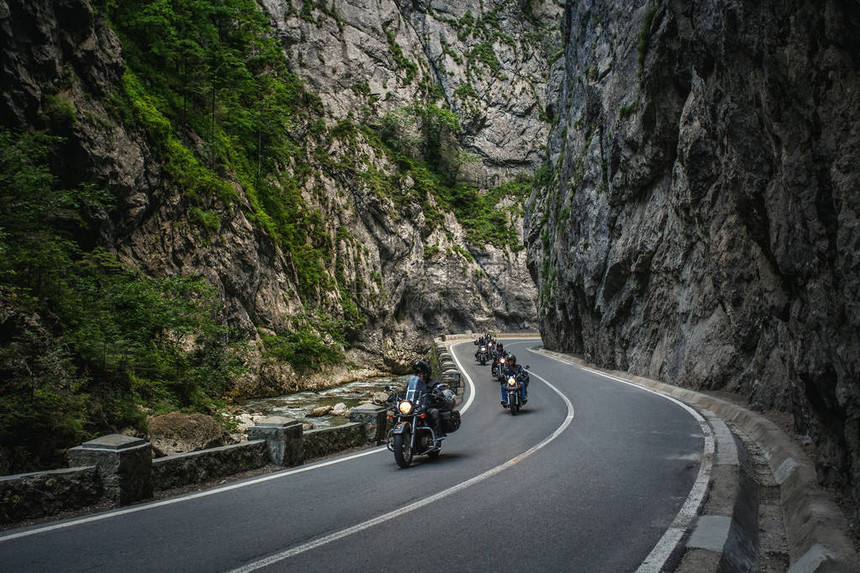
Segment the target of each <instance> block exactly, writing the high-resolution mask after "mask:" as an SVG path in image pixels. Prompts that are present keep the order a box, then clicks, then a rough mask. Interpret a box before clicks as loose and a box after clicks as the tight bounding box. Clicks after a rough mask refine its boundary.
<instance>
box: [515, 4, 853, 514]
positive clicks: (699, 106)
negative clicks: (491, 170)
mask: <svg viewBox="0 0 860 573" xmlns="http://www.w3.org/2000/svg"><path fill="white" fill-rule="evenodd" d="M563 26H564V28H563V35H564V37H565V42H566V49H565V58H564V61H565V74H564V80H563V83H562V89H561V90H560V92H559V93H560V97H559V100H558V102H557V110H558V115H559V123H558V125H557V127H556V128H555V129H554V130H553V132H552V135H551V138H550V149H549V164H550V166H551V167H552V169H551V172H550V175H548V176H547V177H546V178H545V180H544V181H543V182H542V184H541V185H540V187H539V188H536V189H535V191H534V192H533V194H532V197H531V200H530V204H529V210H528V215H527V217H528V220H527V222H526V226H527V233H528V236H527V243H528V250H529V263H528V264H529V268H530V270H531V273H532V276H534V277H535V279H536V281H537V283H538V289H539V291H540V303H539V314H540V323H541V332H542V334H543V338H544V341H545V343H546V344H547V346H548V347H551V348H556V349H562V350H568V351H573V352H575V353H579V354H581V355H583V356H584V357H585V358H586V359H587V360H590V361H593V362H595V363H597V364H600V365H602V366H607V367H612V368H618V369H624V370H629V371H631V372H635V373H638V374H642V375H647V376H650V377H653V378H657V379H661V380H664V381H668V382H671V383H675V384H679V385H684V386H689V387H692V388H697V389H704V390H716V389H723V390H728V391H732V392H737V393H740V394H742V395H744V396H747V397H749V399H750V401H751V404H752V405H753V407H755V408H761V409H770V408H776V409H782V410H786V411H789V412H792V413H793V414H794V419H795V424H796V427H797V429H798V430H799V431H801V432H804V433H809V434H810V435H811V436H812V437H813V438H814V440H815V442H816V443H817V445H818V452H817V456H818V460H817V461H818V467H819V473H820V478H821V479H822V480H823V481H825V482H830V483H832V484H836V485H845V482H846V476H848V477H847V480H848V481H850V482H852V483H853V484H854V487H855V492H856V494H860V489H857V487H858V485H860V384H858V372H860V336H858V334H859V333H860V313H858V308H860V294H858V293H860V288H858V287H860V284H858V283H860V225H858V214H859V213H860V195H858V193H857V190H858V188H860V186H858V184H860V167H858V163H857V157H858V151H860V133H858V129H857V126H858V125H860V123H858V122H860V76H858V54H860V40H858V38H860V36H858V34H857V31H858V29H860V10H858V8H857V5H856V3H851V2H839V1H828V2H823V3H818V2H808V1H807V2H804V1H799V2H789V3H780V2H770V1H769V2H751V1H736V2H696V3H684V2H675V1H670V2H660V3H657V4H654V3H647V2H636V3H630V2H622V1H620V0H618V1H614V2H613V1H610V2H596V1H588V0H586V1H577V2H568V3H567V6H566V8H565V16H564V24H563ZM858 499H860V496H858Z"/></svg>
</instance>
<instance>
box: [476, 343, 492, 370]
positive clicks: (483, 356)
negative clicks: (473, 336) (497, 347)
mask: <svg viewBox="0 0 860 573" xmlns="http://www.w3.org/2000/svg"><path fill="white" fill-rule="evenodd" d="M475 359H476V360H477V361H478V362H479V363H480V364H481V366H486V364H487V360H489V359H490V355H489V353H488V352H487V347H486V346H481V347H479V348H478V351H477V352H476V353H475Z"/></svg>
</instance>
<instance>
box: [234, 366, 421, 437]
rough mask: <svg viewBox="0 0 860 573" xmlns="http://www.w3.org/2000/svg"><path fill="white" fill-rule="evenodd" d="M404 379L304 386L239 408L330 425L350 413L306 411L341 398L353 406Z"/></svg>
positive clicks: (403, 382) (401, 383)
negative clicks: (318, 387) (313, 414)
mask: <svg viewBox="0 0 860 573" xmlns="http://www.w3.org/2000/svg"><path fill="white" fill-rule="evenodd" d="M407 379H408V376H380V377H378V378H371V379H369V380H356V381H354V382H348V383H346V384H342V385H340V386H334V387H332V388H326V389H325V390H321V391H319V392H315V391H313V390H307V391H304V392H294V393H292V394H285V395H283V396H277V397H275V398H255V399H252V400H246V401H244V402H243V403H242V409H243V410H244V411H245V412H247V413H249V414H262V415H264V416H284V417H286V418H294V419H296V420H299V421H301V422H302V423H304V424H310V425H312V426H313V427H314V428H330V427H333V426H340V425H341V424H346V423H348V422H349V417H348V416H330V415H326V416H319V417H310V416H308V414H310V412H312V411H313V410H314V409H315V408H319V407H321V406H334V405H336V404H338V403H341V402H342V403H344V404H345V405H346V406H347V408H353V407H355V406H357V405H359V404H361V403H363V402H369V401H370V400H371V399H372V397H373V394H374V393H375V392H385V388H386V386H396V387H398V388H402V387H403V386H405V385H406V381H407ZM306 427H307V426H306Z"/></svg>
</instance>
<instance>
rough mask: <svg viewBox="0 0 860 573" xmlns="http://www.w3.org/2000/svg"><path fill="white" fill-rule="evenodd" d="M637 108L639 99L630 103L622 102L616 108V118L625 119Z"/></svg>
mask: <svg viewBox="0 0 860 573" xmlns="http://www.w3.org/2000/svg"><path fill="white" fill-rule="evenodd" d="M638 110H639V100H636V101H634V102H632V103H628V104H624V105H622V106H621V108H620V109H619V110H618V119H627V118H628V117H629V116H631V115H633V114H634V113H636V112H637V111H638Z"/></svg>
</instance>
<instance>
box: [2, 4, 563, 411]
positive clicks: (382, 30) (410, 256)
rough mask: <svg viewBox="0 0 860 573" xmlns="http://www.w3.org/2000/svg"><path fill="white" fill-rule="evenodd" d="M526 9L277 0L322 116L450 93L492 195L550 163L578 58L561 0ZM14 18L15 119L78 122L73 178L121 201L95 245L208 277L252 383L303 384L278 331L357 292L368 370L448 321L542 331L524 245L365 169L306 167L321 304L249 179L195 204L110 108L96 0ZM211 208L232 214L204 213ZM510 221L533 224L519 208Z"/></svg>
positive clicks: (386, 110) (459, 326) (370, 112)
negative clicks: (248, 191) (388, 185)
mask: <svg viewBox="0 0 860 573" xmlns="http://www.w3.org/2000/svg"><path fill="white" fill-rule="evenodd" d="M311 4H313V5H314V7H313V8H309V7H310V5H311ZM528 4H529V6H531V7H530V8H528V12H527V13H524V12H523V11H522V10H523V9H522V8H520V7H519V3H511V2H503V1H499V2H478V1H477V0H475V1H471V0H470V1H468V2H403V1H398V2H394V1H390V0H383V1H381V2H377V1H374V2H369V1H366V0H344V1H339V0H338V1H335V2H332V3H307V2H299V1H297V0H296V1H292V2H290V1H285V0H265V1H263V2H261V5H262V6H263V7H264V9H265V10H266V12H267V13H268V14H269V15H270V16H271V20H272V24H273V28H274V29H275V30H276V33H277V34H278V35H279V38H280V39H281V41H282V42H283V46H284V50H285V53H286V54H287V55H288V57H289V62H290V66H291V67H292V69H293V71H294V72H296V73H297V74H299V75H300V76H301V77H302V78H303V81H304V82H305V85H306V87H307V90H308V92H310V93H313V94H314V95H315V96H316V95H318V96H319V98H320V101H321V102H322V104H323V105H322V108H323V109H322V112H320V113H321V117H315V118H313V119H314V120H317V119H321V120H322V121H324V122H325V124H326V125H328V126H334V125H336V124H337V122H338V121H340V120H344V119H350V120H351V121H354V122H355V123H356V124H359V125H367V126H370V127H376V126H378V125H379V124H380V123H381V122H384V121H385V120H386V117H391V116H392V114H394V115H396V114H398V113H401V112H402V110H403V109H404V108H407V107H409V106H415V105H425V104H427V105H429V103H428V102H430V101H432V102H434V103H433V105H436V106H440V107H444V108H446V109H450V110H452V111H454V112H455V113H457V114H458V115H459V117H460V121H461V122H462V125H463V126H464V129H463V130H462V132H461V133H460V140H455V139H450V140H446V141H445V142H444V145H446V146H448V149H449V150H451V149H454V150H459V151H456V152H452V153H450V155H452V156H458V157H466V155H468V157H469V159H468V160H463V161H462V162H460V163H459V164H458V165H456V166H455V168H456V169H457V170H458V171H457V176H458V178H459V180H461V181H465V182H468V183H471V184H472V185H477V186H479V187H481V188H484V189H486V188H490V187H493V186H496V185H498V184H501V183H503V182H506V181H509V180H511V179H513V178H515V177H516V176H517V175H518V174H527V175H528V174H531V173H533V172H534V171H535V170H536V169H537V168H538V166H539V165H540V164H541V163H542V162H543V158H544V153H545V149H544V145H545V142H546V138H547V134H548V132H549V126H550V121H549V117H547V115H546V114H547V109H546V95H545V93H546V92H545V86H546V85H547V82H550V83H551V82H552V78H553V77H555V79H556V82H558V81H560V76H559V75H558V70H559V69H560V64H561V61H560V60H557V66H556V68H555V69H556V74H555V76H551V75H550V73H549V69H550V68H549V63H548V62H549V55H550V50H553V51H555V52H558V46H557V45H554V44H553V41H556V43H557V41H558V38H559V36H558V31H559V27H558V25H557V17H558V14H559V8H558V6H557V4H556V3H554V2H532V3H528ZM0 29H2V33H0V54H2V61H3V65H2V66H0V83H2V85H3V90H2V94H0V122H2V125H4V126H8V127H12V128H15V129H26V128H32V127H36V128H49V129H50V130H51V131H52V132H54V133H58V134H62V135H63V136H65V137H66V143H65V144H64V145H65V148H64V149H63V154H62V155H63V157H62V158H61V161H62V163H63V165H59V166H57V167H58V168H57V171H58V172H59V173H60V177H59V181H58V185H63V186H65V187H68V188H71V187H74V186H75V185H78V184H80V183H87V184H93V185H96V186H98V187H99V188H103V189H106V190H108V191H110V192H111V193H112V195H113V196H114V197H115V198H116V208H115V210H114V211H113V212H112V213H110V214H108V213H95V214H92V217H93V218H95V219H96V222H97V223H98V225H97V231H96V236H93V237H90V238H88V239H87V240H88V242H89V243H91V244H97V245H99V246H101V247H105V248H107V249H108V250H110V251H111V252H113V253H116V254H117V255H118V256H119V257H120V259H121V260H122V261H123V262H125V263H128V264H129V265H131V266H134V267H136V268H140V269H142V270H143V271H144V272H146V273H147V274H150V275H153V276H159V277H163V276H171V275H177V274H181V275H202V276H203V277H205V279H206V280H207V281H208V282H209V283H211V284H212V285H214V286H215V288H216V292H217V294H218V297H219V298H220V300H221V302H222V305H223V314H224V316H223V321H224V324H226V325H228V326H230V327H231V328H232V329H233V330H234V331H235V332H236V333H237V335H238V337H240V338H241V339H242V340H245V341H247V342H248V356H247V357H246V365H247V366H248V367H249V374H248V375H247V376H245V377H244V378H243V379H242V380H241V383H240V384H238V385H237V388H236V389H235V391H234V392H233V393H234V394H235V395H236V396H242V395H249V394H250V395H261V394H262V395H276V394H279V393H283V392H286V391H289V390H295V389H297V388H299V387H301V385H302V384H303V379H302V377H301V376H300V375H299V374H298V373H296V372H295V371H294V370H293V369H292V368H291V367H290V366H289V365H283V364H280V365H275V364H271V363H269V362H267V361H265V360H264V359H263V357H262V354H261V351H260V348H261V347H262V344H261V340H262V336H261V332H277V331H282V330H284V329H286V328H287V327H288V325H289V324H290V320H291V319H292V318H293V317H295V316H297V315H301V314H303V313H308V312H314V311H316V310H319V311H321V312H324V313H326V314H328V315H330V316H333V317H335V318H338V317H341V316H343V315H344V313H345V310H344V308H345V306H346V304H347V302H346V301H345V298H344V293H345V292H347V293H349V295H350V296H351V297H352V301H351V302H352V303H354V305H355V307H357V311H358V312H360V313H361V315H362V317H363V322H362V325H361V326H360V328H359V329H358V330H357V331H353V332H350V344H349V349H348V351H347V358H348V360H349V361H350V363H352V364H355V365H358V366H359V367H361V368H363V369H364V371H368V372H370V371H378V370H391V369H399V368H402V367H404V366H405V365H407V364H408V363H409V362H410V361H411V360H412V359H414V356H415V355H416V354H423V353H424V352H426V350H427V349H428V348H429V344H430V340H431V339H432V337H433V336H434V335H437V334H440V333H443V332H446V331H465V330H470V329H471V330H503V329H520V328H533V327H534V326H535V324H536V322H535V317H536V306H535V302H534V301H535V298H536V291H535V287H534V284H533V282H532V280H531V278H530V276H529V274H528V272H527V269H526V265H525V262H526V252H525V250H524V249H523V248H522V246H521V245H519V246H514V247H507V248H499V247H495V246H493V245H490V244H471V243H469V241H467V239H466V231H465V230H464V228H463V226H462V224H461V222H459V221H458V220H457V219H456V217H455V216H454V215H453V214H452V213H449V212H446V213H443V217H444V225H441V224H440V223H439V222H438V220H436V221H429V220H428V217H427V213H425V207H424V206H422V205H421V203H420V202H418V201H415V200H412V201H406V202H398V203H395V201H393V200H391V199H390V198H388V197H384V196H381V195H380V194H379V193H378V192H376V191H374V189H372V188H371V187H370V186H369V185H368V184H366V183H365V182H364V181H363V180H362V179H361V178H360V177H358V176H357V174H356V173H354V172H337V171H336V170H332V169H331V168H326V166H324V165H321V164H314V165H308V166H303V167H304V168H305V171H308V172H311V173H313V175H312V176H311V177H310V178H309V179H307V180H306V181H305V187H304V188H303V189H302V196H303V198H304V200H305V202H306V203H307V204H308V205H309V207H310V209H312V210H314V211H316V212H318V213H319V215H320V220H321V221H322V222H323V223H322V224H323V225H324V227H325V228H324V232H325V234H326V235H327V236H328V237H330V239H329V240H330V242H329V245H328V247H330V250H331V253H332V256H331V260H327V261H326V262H325V265H326V268H325V269H324V274H325V276H324V277H323V279H322V280H321V284H334V283H337V285H338V288H335V289H331V290H328V291H325V292H324V289H323V288H320V289H319V290H318V292H316V293H314V294H313V296H312V297H310V298H308V297H304V298H303V297H302V296H300V295H299V288H298V281H299V278H298V274H297V270H296V265H295V262H294V260H293V258H292V256H291V253H289V252H283V251H282V250H281V247H280V246H279V245H278V244H276V242H275V241H274V240H273V239H272V237H271V236H269V235H268V234H267V233H266V232H265V231H264V230H263V229H262V228H261V226H260V225H259V223H258V222H256V221H255V220H254V217H253V213H254V209H253V207H252V206H251V201H250V200H249V198H248V197H247V196H246V195H245V193H244V190H243V189H241V188H240V187H239V186H238V185H234V187H235V191H236V195H237V199H236V200H234V201H232V202H231V203H230V204H225V203H224V202H223V201H221V200H219V199H218V198H217V197H196V198H194V200H193V201H192V200H190V199H189V198H188V197H187V196H186V195H185V194H184V193H183V191H182V190H177V189H176V188H175V185H173V184H172V183H171V181H170V180H169V178H168V177H166V173H165V170H164V169H163V166H162V165H160V163H159V161H158V160H157V159H156V153H155V152H154V151H153V150H152V149H151V148H150V144H149V142H148V140H147V139H146V136H145V135H144V134H143V133H141V132H138V131H132V130H129V129H128V128H127V127H126V126H125V125H124V124H123V123H122V121H121V120H120V118H118V116H117V114H116V113H115V112H113V111H112V110H111V109H110V105H111V104H110V101H111V94H112V93H114V91H115V90H116V89H117V87H118V86H121V85H122V82H123V74H124V72H125V62H124V60H123V55H122V49H121V46H120V41H119V40H118V38H117V36H116V35H115V34H114V32H113V31H112V30H111V28H110V26H109V25H108V24H107V23H106V22H105V20H104V19H103V18H102V16H101V15H100V12H99V9H97V8H95V7H94V5H93V4H92V3H91V2H90V1H89V0H60V1H49V0H33V1H30V0H27V1H25V0H3V1H2V2H0ZM431 93H432V94H433V95H432V98H433V99H432V100H431V99H430V97H431V96H430V95H429V94H431ZM58 110H59V111H58ZM295 129H296V130H297V132H299V133H302V132H306V131H307V129H308V128H307V126H302V125H297V126H296V128H295ZM183 137H184V138H186V141H184V143H185V144H186V145H188V147H189V148H191V149H194V148H195V145H199V146H202V145H203V143H202V142H201V141H198V139H199V138H197V136H196V135H195V134H193V133H192V134H183ZM307 145H308V146H312V145H316V144H315V143H312V142H310V141H308V142H307ZM326 145H328V147H327V148H326V149H323V150H320V149H310V150H309V152H308V156H309V157H310V158H311V160H312V161H316V159H314V158H315V157H316V156H325V157H327V158H328V161H329V163H328V164H327V165H328V166H330V165H337V164H339V163H341V162H343V161H344V159H345V158H348V159H352V158H354V157H360V160H361V162H362V163H363V167H362V168H363V169H371V168H372V169H374V170H377V171H378V172H379V173H383V174H385V175H391V174H392V173H395V172H396V171H397V166H396V165H393V164H392V163H391V162H390V160H389V159H388V158H387V157H386V156H384V154H382V153H380V152H379V150H378V148H376V147H374V146H373V145H371V144H370V142H369V141H367V140H362V139H361V135H360V134H359V136H358V138H357V141H355V142H354V145H352V146H347V145H345V144H344V142H343V141H341V140H338V139H336V138H335V139H333V141H330V142H328V143H327V144H326ZM290 168H291V166H285V167H284V169H290ZM401 186H402V188H401V189H398V190H397V192H402V193H403V194H404V195H407V194H408V193H409V192H410V189H411V188H412V187H414V181H410V180H409V178H408V177H404V178H403V179H402V181H401ZM429 207H430V208H435V207H436V206H434V205H430V206H429ZM201 211H205V212H206V213H207V214H208V215H209V216H212V217H214V219H216V220H217V221H216V222H217V224H216V225H214V226H213V225H211V224H210V225H204V224H202V223H201V220H200V218H199V215H198V213H199V212H201ZM210 223H212V221H210ZM508 224H510V225H513V226H514V227H515V228H517V229H522V213H521V210H520V211H516V210H515V211H513V214H512V215H511V216H510V218H509V220H508ZM519 233H520V241H522V240H523V237H522V231H519ZM347 370H348V369H347V368H346V367H343V368H340V367H336V368H334V372H333V373H332V381H337V380H338V379H341V378H349V377H350V374H349V373H348V372H347Z"/></svg>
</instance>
